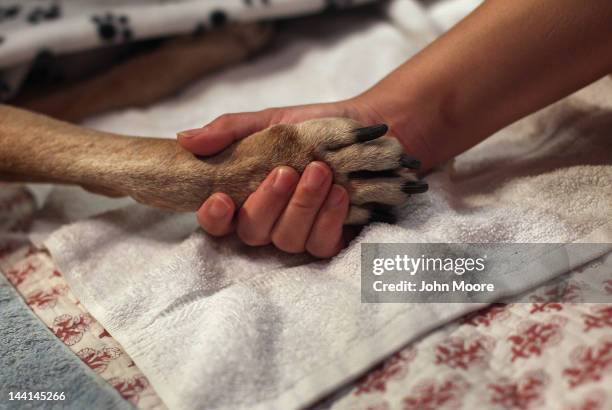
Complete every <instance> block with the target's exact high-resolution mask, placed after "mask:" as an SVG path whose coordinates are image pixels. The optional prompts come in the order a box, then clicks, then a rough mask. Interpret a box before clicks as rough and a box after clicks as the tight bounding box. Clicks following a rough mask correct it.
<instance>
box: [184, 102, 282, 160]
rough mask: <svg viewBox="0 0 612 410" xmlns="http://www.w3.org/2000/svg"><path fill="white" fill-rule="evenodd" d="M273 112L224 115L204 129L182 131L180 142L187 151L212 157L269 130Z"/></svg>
mask: <svg viewBox="0 0 612 410" xmlns="http://www.w3.org/2000/svg"><path fill="white" fill-rule="evenodd" d="M272 116H273V110H271V109H270V110H263V111H258V112H243V113H237V114H224V115H222V116H220V117H217V118H216V119H215V120H214V121H212V122H211V123H209V124H207V125H206V126H204V127H202V128H194V129H192V130H185V131H181V132H179V133H178V134H177V137H178V142H179V144H181V146H182V147H183V148H185V149H186V150H188V151H190V152H193V153H194V154H197V155H212V154H216V153H217V152H219V151H221V150H223V149H224V148H226V147H227V146H229V145H231V144H232V143H233V142H234V141H236V140H239V139H242V138H245V137H248V136H249V135H251V134H253V133H255V132H257V131H260V130H263V129H264V128H267V127H268V126H269V125H270V123H271V121H272V118H273V117H272Z"/></svg>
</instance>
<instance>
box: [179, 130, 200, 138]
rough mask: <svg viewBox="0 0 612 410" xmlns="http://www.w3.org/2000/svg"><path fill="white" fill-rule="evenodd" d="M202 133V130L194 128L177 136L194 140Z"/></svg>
mask: <svg viewBox="0 0 612 410" xmlns="http://www.w3.org/2000/svg"><path fill="white" fill-rule="evenodd" d="M201 133H202V128H193V129H191V130H184V131H180V132H178V133H177V134H176V135H178V136H179V137H180V138H193V137H195V136H196V135H199V134H201Z"/></svg>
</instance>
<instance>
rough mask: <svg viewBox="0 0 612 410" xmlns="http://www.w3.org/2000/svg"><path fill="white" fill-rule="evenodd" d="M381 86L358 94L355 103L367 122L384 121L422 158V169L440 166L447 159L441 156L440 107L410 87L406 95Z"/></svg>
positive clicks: (402, 141) (392, 133) (390, 132)
mask: <svg viewBox="0 0 612 410" xmlns="http://www.w3.org/2000/svg"><path fill="white" fill-rule="evenodd" d="M378 87H379V86H378V85H377V86H375V87H374V88H372V89H370V90H368V91H366V92H365V93H363V94H361V95H359V96H357V97H355V98H354V99H353V103H354V104H355V106H356V107H358V109H359V110H360V111H361V115H360V117H361V118H364V120H363V121H364V122H366V124H370V123H371V124H375V123H384V124H387V125H388V126H389V130H390V131H389V134H390V135H392V136H394V137H396V138H397V139H398V140H399V141H400V143H401V144H402V145H403V146H404V149H405V151H406V152H407V153H409V154H410V155H413V156H414V157H416V158H418V159H419V160H420V161H421V164H422V168H421V171H428V170H429V169H431V168H433V167H435V166H437V165H440V164H441V163H442V162H443V161H445V160H446V159H447V158H443V156H441V155H440V154H441V150H439V149H436V147H439V144H441V143H442V141H440V136H441V135H448V134H447V133H445V132H443V127H442V123H441V121H439V116H438V114H437V110H436V109H435V107H433V104H431V99H429V104H428V103H427V102H426V101H427V100H425V99H419V98H416V97H414V96H412V95H409V94H410V93H406V90H402V93H403V94H402V95H401V96H398V95H397V93H394V92H392V91H391V92H390V91H387V90H384V89H379V88H378Z"/></svg>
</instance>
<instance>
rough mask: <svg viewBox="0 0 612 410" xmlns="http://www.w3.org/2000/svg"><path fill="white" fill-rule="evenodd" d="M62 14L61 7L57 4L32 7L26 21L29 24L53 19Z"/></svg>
mask: <svg viewBox="0 0 612 410" xmlns="http://www.w3.org/2000/svg"><path fill="white" fill-rule="evenodd" d="M61 15H62V9H61V8H60V6H59V5H58V4H50V5H49V6H47V7H45V6H38V7H34V8H33V9H32V10H31V11H30V12H29V13H28V21H29V22H30V23H31V24H38V23H41V22H43V21H48V20H55V19H57V18H59V17H60V16H61Z"/></svg>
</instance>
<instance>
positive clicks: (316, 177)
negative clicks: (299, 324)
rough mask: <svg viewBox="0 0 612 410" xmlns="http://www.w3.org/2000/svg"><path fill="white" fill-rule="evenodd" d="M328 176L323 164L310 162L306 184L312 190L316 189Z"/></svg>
mask: <svg viewBox="0 0 612 410" xmlns="http://www.w3.org/2000/svg"><path fill="white" fill-rule="evenodd" d="M326 178H327V172H325V169H323V167H321V165H318V164H316V163H312V164H309V165H308V166H307V167H306V172H305V173H304V186H305V187H306V188H307V189H309V190H311V191H315V190H317V189H319V188H320V187H321V185H323V183H324V182H325V179H326Z"/></svg>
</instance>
